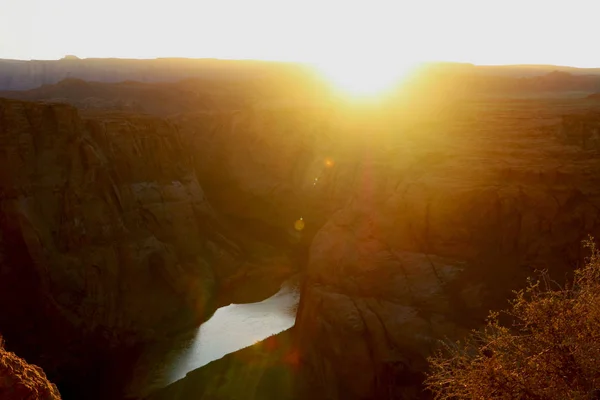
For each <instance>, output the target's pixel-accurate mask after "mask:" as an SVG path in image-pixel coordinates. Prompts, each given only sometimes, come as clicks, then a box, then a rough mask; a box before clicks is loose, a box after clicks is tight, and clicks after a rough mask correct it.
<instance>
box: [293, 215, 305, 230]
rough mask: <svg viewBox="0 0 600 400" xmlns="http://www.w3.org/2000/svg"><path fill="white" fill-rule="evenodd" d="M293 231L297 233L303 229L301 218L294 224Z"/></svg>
mask: <svg viewBox="0 0 600 400" xmlns="http://www.w3.org/2000/svg"><path fill="white" fill-rule="evenodd" d="M294 229H296V230H297V231H298V232H300V231H302V230H303V229H304V220H303V219H302V217H300V219H299V220H297V221H296V222H295V223H294Z"/></svg>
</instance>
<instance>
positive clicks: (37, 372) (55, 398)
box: [0, 337, 60, 400]
mask: <svg viewBox="0 0 600 400" xmlns="http://www.w3.org/2000/svg"><path fill="white" fill-rule="evenodd" d="M0 398H2V399H5V400H25V399H36V400H37V399H39V400H60V393H58V389H57V388H56V385H54V384H52V383H51V382H49V381H48V378H46V374H44V371H42V369H41V368H40V367H37V366H35V365H31V364H28V363H27V362H26V361H25V360H23V359H22V358H20V357H18V356H17V355H16V354H15V353H12V352H10V351H6V350H5V349H4V346H3V342H2V338H1V337H0Z"/></svg>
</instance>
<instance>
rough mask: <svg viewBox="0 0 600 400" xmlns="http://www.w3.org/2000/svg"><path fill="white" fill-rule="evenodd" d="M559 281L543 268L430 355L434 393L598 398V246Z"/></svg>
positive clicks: (472, 396) (429, 382)
mask: <svg viewBox="0 0 600 400" xmlns="http://www.w3.org/2000/svg"><path fill="white" fill-rule="evenodd" d="M585 245H586V247H588V248H589V249H590V250H591V253H592V255H591V257H590V259H589V260H588V261H587V263H586V265H585V266H584V267H583V268H581V269H578V270H577V271H575V278H574V280H573V283H572V284H571V285H569V286H566V287H561V286H560V285H558V284H556V283H555V282H553V281H551V280H550V279H549V277H548V275H547V274H542V277H541V280H538V281H535V282H534V281H532V280H530V281H529V285H528V287H527V288H526V289H524V290H521V291H517V292H515V294H516V299H515V300H513V301H512V302H511V307H510V309H509V310H508V311H505V312H506V313H507V314H508V315H509V316H510V317H512V320H513V326H512V327H505V326H502V325H501V324H500V323H499V322H498V316H499V314H498V313H491V315H490V317H489V319H488V323H487V326H486V327H485V328H484V329H483V330H481V331H476V332H473V333H472V335H470V336H469V337H468V338H467V339H465V340H464V341H462V342H456V343H445V344H444V345H443V347H442V349H441V350H439V351H438V352H437V353H436V354H435V355H434V356H432V357H431V358H430V359H429V362H430V366H431V372H430V373H429V375H428V377H427V379H426V382H425V384H426V387H427V388H428V389H429V390H430V391H432V392H433V394H434V398H435V399H556V400H565V399H600V253H599V251H598V249H597V248H596V246H595V245H594V243H593V242H592V240H591V238H590V239H589V240H588V241H586V242H585Z"/></svg>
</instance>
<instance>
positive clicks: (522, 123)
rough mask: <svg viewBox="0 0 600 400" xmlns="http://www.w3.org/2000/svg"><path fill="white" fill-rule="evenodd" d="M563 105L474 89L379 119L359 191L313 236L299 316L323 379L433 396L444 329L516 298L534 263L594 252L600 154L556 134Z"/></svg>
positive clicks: (316, 376) (317, 381)
mask: <svg viewBox="0 0 600 400" xmlns="http://www.w3.org/2000/svg"><path fill="white" fill-rule="evenodd" d="M555 107H556V108H552V106H548V108H537V109H535V110H532V109H529V108H528V106H527V105H520V106H519V107H518V108H516V107H514V106H513V105H512V104H511V103H490V104H472V103H471V104H469V103H465V104H463V105H461V106H460V107H458V108H454V109H453V110H452V112H451V113H446V115H443V114H440V115H438V116H437V117H435V118H428V120H427V123H421V124H415V125H413V126H409V125H406V124H402V123H397V122H396V123H393V124H391V125H389V126H393V127H394V129H396V130H395V132H394V134H393V135H386V134H385V133H384V132H385V129H384V130H383V132H378V129H376V128H373V127H371V129H370V130H369V132H370V136H369V137H368V138H365V139H364V140H363V142H362V144H361V145H360V147H361V149H362V151H361V153H360V156H359V157H358V158H357V159H355V160H354V161H355V162H356V163H358V165H359V168H358V169H357V172H356V173H357V175H358V176H357V180H356V183H355V185H353V187H352V191H351V194H350V196H349V200H348V202H347V203H345V204H343V205H341V208H340V209H339V210H338V211H336V212H335V213H334V214H333V215H332V217H331V218H329V220H328V222H327V223H326V224H325V225H324V226H323V227H322V228H321V229H320V230H319V232H318V233H317V234H316V236H315V237H314V240H313V242H312V244H311V246H310V254H309V260H308V266H307V280H306V282H305V286H304V289H303V292H302V297H301V304H300V307H299V312H298V316H297V320H296V328H295V330H296V333H297V338H298V341H299V342H298V343H299V346H300V349H301V350H300V354H301V358H302V360H303V363H304V366H305V371H309V372H310V373H309V375H312V377H311V379H312V382H313V384H314V387H315V393H322V394H323V398H344V399H365V398H378V399H379V398H407V399H409V398H420V396H421V395H422V393H421V389H420V388H419V382H420V381H421V379H422V377H423V376H422V373H423V372H424V371H425V370H426V367H427V365H426V362H425V358H426V356H427V355H428V354H430V351H431V349H432V348H434V346H435V345H436V340H437V339H441V338H443V337H451V338H452V337H455V338H457V337H460V336H461V335H462V334H463V333H464V332H465V331H466V330H467V329H470V328H472V327H475V326H477V324H478V323H480V322H481V321H482V319H483V317H484V316H485V315H486V313H487V310H489V309H490V308H500V307H505V305H506V299H507V298H508V297H510V290H511V289H514V288H516V287H517V286H518V285H519V283H520V282H524V277H525V276H527V275H529V274H532V273H533V269H534V268H549V269H550V270H551V271H553V272H554V275H553V276H558V277H562V276H564V275H563V273H564V272H565V271H567V270H568V266H569V265H575V264H576V263H577V262H578V260H580V259H581V258H580V256H581V246H580V241H581V240H582V239H584V238H585V237H586V236H587V234H590V233H591V234H595V235H596V236H597V235H598V233H599V232H600V214H599V210H600V191H598V186H597V183H598V179H597V175H596V174H595V172H592V171H598V170H600V164H599V162H598V160H597V159H595V158H594V157H590V156H586V155H585V153H582V152H581V151H580V150H579V149H577V148H574V147H569V146H565V145H563V144H562V143H561V142H560V141H559V140H557V139H556V138H555V137H553V136H552V135H551V130H548V129H547V128H546V127H547V126H548V124H550V125H552V124H557V123H558V122H559V121H560V111H561V106H560V105H556V106H555ZM535 112H539V113H540V114H538V119H536V120H530V119H528V118H527V116H530V115H531V114H532V113H535ZM432 117H433V116H432ZM522 118H523V119H522ZM384 126H385V125H384ZM336 167H338V168H344V165H343V163H341V162H338V163H337V164H336ZM331 184H335V183H331Z"/></svg>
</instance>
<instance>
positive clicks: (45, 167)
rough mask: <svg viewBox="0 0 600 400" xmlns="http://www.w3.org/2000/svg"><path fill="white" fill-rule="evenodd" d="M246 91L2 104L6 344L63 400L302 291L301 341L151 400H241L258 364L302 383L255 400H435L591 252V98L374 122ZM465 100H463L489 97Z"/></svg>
mask: <svg viewBox="0 0 600 400" xmlns="http://www.w3.org/2000/svg"><path fill="white" fill-rule="evenodd" d="M80 61H82V60H80ZM68 62H72V63H78V62H79V61H77V60H63V61H61V63H63V64H65V63H68ZM106 62H107V63H108V62H109V61H106ZM61 65H62V64H61ZM82 65H83V64H82ZM237 67H239V68H242V69H243V68H246V67H244V66H243V65H242V64H240V65H238V66H237ZM31 68H34V67H33V66H32V67H31ZM35 68H37V67H35ZM182 68H183V67H182ZM123 71H127V70H126V69H124V70H123ZM218 71H220V72H219V73H222V74H224V75H227V74H225V72H223V70H222V69H218ZM254 71H255V70H254V69H253V68H249V67H248V68H247V73H248V74H249V76H252V77H253V78H252V79H250V78H245V79H240V82H234V83H232V82H230V81H231V79H224V78H223V81H220V80H218V79H217V78H211V79H208V81H207V80H206V79H205V80H203V79H196V78H194V79H191V80H190V79H188V80H183V81H177V79H175V78H173V82H161V83H150V82H148V80H146V81H145V82H143V83H142V82H121V83H114V82H106V81H105V82H87V81H85V80H84V79H85V78H86V76H79V77H76V78H77V79H75V78H69V79H67V80H62V81H61V79H62V78H63V77H60V79H58V78H56V79H54V78H52V79H54V81H48V79H50V78H43V79H45V81H44V82H37V81H36V83H35V85H34V84H33V83H32V84H31V85H30V84H29V83H27V84H25V83H23V82H25V81H26V79H25V78H20V79H21V80H20V81H18V82H20V83H18V84H17V83H14V82H15V81H14V80H13V81H11V82H12V83H10V85H9V84H4V86H3V87H4V88H6V89H10V90H11V91H5V92H0V97H5V98H2V99H0V207H1V210H2V213H1V215H0V304H1V305H2V308H3V310H2V311H3V312H2V313H1V314H0V332H1V333H2V334H3V336H4V337H5V339H6V343H7V344H6V346H7V348H8V349H10V350H11V351H14V352H15V353H17V354H18V355H19V356H21V357H23V358H24V359H25V360H27V361H28V362H31V363H34V364H36V365H39V366H41V367H42V368H43V369H44V371H45V373H46V374H47V376H48V377H49V378H50V381H52V382H54V383H56V384H57V386H58V389H59V390H60V393H61V395H62V396H63V398H94V396H96V397H97V398H118V396H123V393H121V390H122V386H123V385H125V384H126V382H127V381H128V379H130V371H129V368H130V367H131V365H132V364H131V362H133V360H135V359H136V357H137V355H138V354H139V351H140V348H143V347H147V346H151V345H152V343H154V342H156V341H165V340H169V338H170V337H172V336H173V335H176V334H178V333H180V332H182V331H186V330H189V329H192V328H194V327H197V326H198V325H199V324H200V323H202V322H203V321H205V320H206V319H207V318H209V317H210V316H211V315H212V313H213V312H214V311H215V310H216V309H217V308H218V307H221V306H226V305H228V304H231V303H244V302H256V301H260V300H263V299H265V298H267V297H269V296H271V295H273V294H275V293H276V292H277V290H279V285H280V284H281V283H282V282H284V281H285V280H286V279H288V278H289V277H291V276H293V275H295V274H297V273H300V275H301V281H302V283H301V286H300V304H299V306H298V310H297V315H296V324H295V326H294V327H293V328H292V329H291V330H290V331H286V332H285V333H283V334H281V335H278V336H277V337H276V338H277V340H276V339H269V340H267V341H265V342H264V343H263V346H264V347H263V348H262V350H257V349H256V348H253V347H251V348H248V349H244V350H241V351H240V352H238V353H239V354H241V356H240V357H241V359H243V360H246V361H244V362H240V361H239V360H237V359H236V358H235V357H234V356H233V355H229V356H227V357H226V358H225V359H223V361H221V360H219V361H216V362H215V364H209V365H208V366H207V367H203V368H201V369H200V370H198V371H194V372H191V373H189V374H188V375H187V377H186V378H184V379H183V380H181V381H179V382H176V383H174V384H173V385H170V386H168V387H166V388H164V389H162V390H160V391H158V392H157V393H156V394H154V395H150V396H149V398H151V399H152V398H156V399H159V398H165V399H166V398H172V399H178V398H179V399H185V398H203V397H202V396H205V397H204V398H228V397H227V396H230V395H231V393H230V392H227V393H225V394H221V396H222V397H219V396H217V395H215V396H217V397H210V396H211V393H212V395H214V393H218V390H217V391H216V392H215V391H214V390H212V389H211V391H209V390H208V389H206V387H204V386H206V381H207V380H210V379H212V378H211V375H210V373H209V372H206V371H213V370H219V369H221V370H220V372H218V373H217V375H216V376H219V377H223V376H228V377H229V378H228V379H230V380H232V381H236V379H237V381H236V382H238V383H240V382H242V383H240V385H242V386H240V387H244V386H243V379H242V377H243V376H244V375H243V374H244V373H247V372H248V371H249V370H250V369H251V368H252V365H254V364H252V360H253V357H257V359H259V360H262V358H260V357H263V358H264V360H266V361H264V362H263V361H261V362H262V363H263V364H264V365H267V366H269V368H271V369H273V370H277V371H280V372H281V371H283V372H281V374H282V377H278V378H272V379H273V380H275V381H277V382H279V381H278V379H280V378H281V379H282V380H283V381H282V382H287V383H286V384H283V383H281V382H279V383H281V384H279V386H278V385H277V384H275V383H272V385H273V388H272V390H271V389H269V384H270V383H269V382H270V381H269V379H271V378H269V376H270V375H268V374H267V373H265V374H266V375H265V376H267V377H266V378H264V380H262V381H261V382H262V383H260V384H259V386H260V388H259V389H260V390H259V389H256V392H255V393H257V394H256V396H257V397H255V398H264V397H260V396H264V395H265V393H270V394H269V396H272V398H306V397H307V396H310V397H314V398H323V399H338V398H339V399H342V398H344V399H370V398H399V399H417V398H424V397H423V396H426V394H424V393H423V392H422V387H421V382H422V380H423V377H424V374H425V373H426V371H427V361H426V358H427V356H428V355H429V354H431V351H432V350H433V349H435V348H436V345H437V341H438V340H440V339H443V338H452V339H458V338H460V337H461V336H462V335H464V334H465V333H466V332H468V331H469V330H470V329H472V328H475V327H478V326H480V324H481V323H482V321H483V320H484V318H485V316H486V314H487V312H488V310H490V309H498V308H504V307H505V306H506V304H507V299H509V298H510V297H511V291H512V290H514V289H517V288H518V287H520V286H521V285H523V284H524V282H525V278H526V277H527V276H530V275H535V271H536V270H537V269H548V270H549V271H550V272H551V274H552V275H553V276H557V277H558V279H561V277H563V276H568V274H569V273H570V271H572V269H573V267H574V266H577V265H578V264H579V263H580V262H581V260H582V257H583V256H584V253H583V250H582V247H581V241H582V240H583V239H585V238H587V236H588V235H593V236H595V237H599V231H600V214H599V210H600V191H599V190H598V187H600V186H598V179H599V175H598V174H597V172H596V171H600V161H599V160H598V157H597V151H598V144H597V140H596V139H597V138H596V136H597V132H596V131H597V126H598V122H597V120H598V117H597V116H598V115H600V104H598V103H597V101H595V100H594V99H593V98H587V95H588V94H590V93H594V92H595V90H596V86H595V85H596V83H595V82H596V77H595V76H592V77H591V78H590V76H589V75H581V76H583V77H584V78H577V76H580V75H576V74H573V75H572V76H564V75H560V74H559V75H558V76H557V75H556V74H553V75H552V73H551V75H549V76H546V77H545V78H544V79H545V80H544V79H541V78H539V77H538V78H536V77H533V78H506V77H502V79H531V81H530V82H534V83H531V84H530V85H529V86H528V87H527V88H526V90H525V89H524V91H523V93H518V94H519V96H516V97H510V96H508V95H507V94H506V93H507V92H502V93H498V92H493V93H492V92H490V93H488V94H493V95H494V96H495V97H494V96H487V95H486V96H481V95H480V93H479V91H478V90H471V89H469V90H466V91H463V92H461V93H460V96H448V97H447V98H446V97H445V98H440V97H435V96H433V97H432V96H431V95H430V93H431V92H435V90H436V87H435V85H433V84H432V82H438V81H437V80H436V79H442V78H439V77H437V78H435V79H434V78H431V79H430V80H424V81H422V84H415V86H414V87H413V88H412V91H407V93H408V94H406V95H402V96H398V97H397V98H394V99H391V100H389V102H388V103H386V104H383V105H364V104H352V103H344V102H340V101H339V100H338V99H336V98H335V96H333V95H330V94H329V92H328V91H327V89H325V88H321V87H319V86H318V85H317V86H315V85H316V84H315V82H314V81H313V80H311V79H308V81H303V80H301V79H300V78H298V79H297V80H294V79H291V78H290V75H289V74H288V73H287V72H285V73H282V74H280V75H278V74H271V75H265V76H266V78H265V79H264V80H260V81H257V80H256V79H254V75H252V74H253V73H254ZM161 73H162V72H161ZM215 73H216V72H215ZM122 74H125V72H123V73H122ZM157 74H159V73H158V72H157ZM231 75H233V74H231ZM567 75H569V74H567ZM36 76H37V75H36ZM48 76H50V75H48ZM53 76H54V75H53ZM119 76H121V78H123V79H122V80H126V79H135V78H136V76H133V75H132V76H131V77H130V76H129V75H119ZM157 76H158V75H157ZM178 76H179V75H178ZM227 76H229V75H227ZM573 76H576V78H573ZM185 78H188V77H185ZM15 79H16V78H15ZM40 79H42V78H40ZM219 79H220V78H219ZM452 79H455V78H452ZM452 79H450V80H449V81H448V82H447V85H446V86H444V87H446V88H449V89H448V90H449V91H450V92H452V93H454V92H456V90H455V88H456V86H455V84H456V82H459V83H460V82H462V83H464V84H463V86H462V87H467V88H473V86H472V84H471V83H470V82H473V81H475V80H478V79H483V78H481V77H480V76H479V75H478V76H477V77H476V78H473V80H467V81H455V80H452ZM496 79H500V78H490V80H487V81H485V82H486V83H485V84H482V85H481V86H480V87H484V88H488V89H489V88H493V87H495V86H494V85H496V83H494V82H496ZM560 79H563V80H564V81H565V82H567V83H566V84H565V85H562V86H561V85H558V86H557V85H556V84H555V83H552V84H547V85H546V84H543V85H542V84H539V82H540V81H541V82H556V80H560ZM92 80H93V79H92ZM4 81H5V82H7V80H6V79H5V80H4ZM290 82H292V83H290ZM419 82H420V81H419ZM465 82H467V83H465ZM535 82H538V83H535ZM569 82H575V83H572V84H571V83H569ZM581 82H584V83H581ZM589 82H591V83H589ZM38 83H39V84H42V83H43V84H46V86H42V87H40V88H37V89H36V88H33V87H35V86H36V85H38ZM417 83H418V82H417ZM536 85H537V86H536ZM540 85H541V86H544V85H546V86H544V87H550V88H552V90H554V92H560V93H558V94H560V95H561V96H558V95H557V96H547V95H546V93H545V91H544V93H540V92H535V90H539V86H540ZM553 85H554V86H553ZM38 86H39V85H38ZM300 87H305V90H304V91H298V92H294V90H293V88H300ZM515 87H519V85H518V84H516V86H515ZM557 87H558V88H559V89H560V90H559V89H557ZM532 88H534V89H535V88H537V89H535V90H533V89H532ZM13 89H31V90H25V91H15V90H13ZM488 89H486V90H488ZM489 90H490V91H491V89H489ZM532 90H533V92H532ZM579 90H583V91H587V94H586V95H582V96H579V97H576V98H575V97H573V96H572V92H573V91H579ZM561 91H562V92H561ZM291 92H294V94H293V95H291V94H289V93H291ZM532 93H534V94H535V95H534V96H533V95H532ZM536 93H537V94H536ZM566 94H568V95H566ZM521 95H523V96H525V95H526V96H525V97H526V98H523V96H521ZM403 96H405V97H403ZM507 96H508V97H507ZM532 96H533V97H532ZM298 220H302V221H303V224H302V225H303V229H295V222H297V221H298ZM296 227H297V225H296ZM269 343H270V344H269ZM273 343H279V345H274V344H273ZM269 346H271V347H269ZM273 346H274V347H273ZM265 348H266V349H268V348H272V349H274V350H273V351H272V352H271V353H272V354H271V353H269V351H267V350H264V349H265ZM238 353H233V354H238ZM269 357H271V358H269ZM130 361H131V362H130ZM261 362H259V364H260V363H261ZM236 363H238V364H240V365H238V364H236ZM228 365H229V367H228ZM231 365H234V366H235V368H234V367H231V368H233V369H228V368H230V366H231ZM257 368H258V367H257ZM264 368H266V367H264ZM203 371H204V372H203ZM227 371H235V372H231V373H229V372H227ZM269 371H271V370H269ZM269 373H270V372H269ZM230 375H231V376H230ZM272 375H273V376H275V375H277V374H276V373H273V374H272ZM90 376H93V377H91V378H90ZM216 376H215V377H214V379H216ZM277 376H279V375H277ZM219 379H221V378H219ZM261 379H262V378H261ZM103 380H105V381H110V382H113V383H114V384H111V385H103V383H102V381H103ZM200 381H202V382H200ZM183 385H185V386H186V388H187V389H185V390H183V389H182V387H183ZM203 385H204V386H203ZM214 385H218V384H217V383H215V384H214ZM222 385H223V386H226V385H227V384H226V383H223V384H222ZM261 385H262V386H261ZM213 389H214V388H213ZM253 390H254V389H253ZM284 392H285V393H284ZM240 393H243V391H240ZM259 393H260V395H259ZM282 393H283V394H282ZM238 398H239V397H238Z"/></svg>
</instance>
